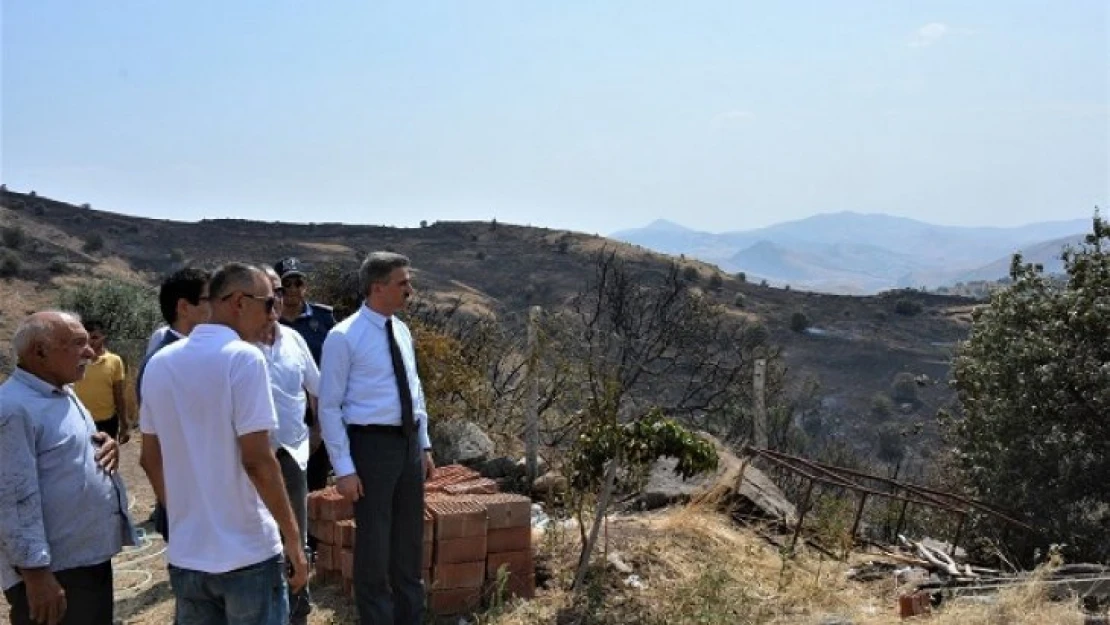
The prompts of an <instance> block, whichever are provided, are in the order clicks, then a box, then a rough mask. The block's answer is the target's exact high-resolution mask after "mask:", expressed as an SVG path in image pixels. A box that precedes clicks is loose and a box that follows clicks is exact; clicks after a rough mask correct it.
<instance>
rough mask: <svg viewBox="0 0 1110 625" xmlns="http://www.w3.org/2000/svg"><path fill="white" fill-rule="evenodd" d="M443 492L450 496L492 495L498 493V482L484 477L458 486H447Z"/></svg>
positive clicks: (460, 483)
mask: <svg viewBox="0 0 1110 625" xmlns="http://www.w3.org/2000/svg"><path fill="white" fill-rule="evenodd" d="M443 492H445V493H447V494H448V495H492V494H493V493H496V492H497V482H494V481H493V480H491V479H489V478H486V477H482V478H478V479H476V480H467V481H466V482H459V483H458V484H447V485H446V486H444V487H443Z"/></svg>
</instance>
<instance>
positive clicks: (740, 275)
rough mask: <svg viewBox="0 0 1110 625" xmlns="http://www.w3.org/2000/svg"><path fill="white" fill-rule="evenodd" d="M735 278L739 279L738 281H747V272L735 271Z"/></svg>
mask: <svg viewBox="0 0 1110 625" xmlns="http://www.w3.org/2000/svg"><path fill="white" fill-rule="evenodd" d="M736 280H737V281H739V282H747V281H748V274H747V273H745V272H743V271H738V272H736Z"/></svg>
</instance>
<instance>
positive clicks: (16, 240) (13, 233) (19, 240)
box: [3, 226, 27, 250]
mask: <svg viewBox="0 0 1110 625" xmlns="http://www.w3.org/2000/svg"><path fill="white" fill-rule="evenodd" d="M3 239H4V245H5V246H7V247H10V248H11V249H13V250H18V249H19V248H21V247H23V243H24V242H25V241H26V240H27V235H26V234H25V233H24V232H23V228H21V227H19V226H6V227H5V228H4V230H3Z"/></svg>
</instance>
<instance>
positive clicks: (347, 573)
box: [339, 549, 355, 579]
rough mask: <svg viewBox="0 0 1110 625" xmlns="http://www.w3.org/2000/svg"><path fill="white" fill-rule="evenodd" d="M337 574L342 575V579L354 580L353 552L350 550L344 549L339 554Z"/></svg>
mask: <svg viewBox="0 0 1110 625" xmlns="http://www.w3.org/2000/svg"><path fill="white" fill-rule="evenodd" d="M339 572H340V573H341V574H342V575H343V579H354V577H355V552H354V551H352V550H350V549H344V550H342V551H340V552H339Z"/></svg>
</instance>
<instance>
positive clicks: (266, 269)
mask: <svg viewBox="0 0 1110 625" xmlns="http://www.w3.org/2000/svg"><path fill="white" fill-rule="evenodd" d="M258 270H259V271H261V272H262V273H264V274H266V277H267V278H270V279H271V280H273V279H275V278H277V281H278V282H281V276H279V275H278V272H277V271H275V270H274V268H273V267H271V266H269V265H259V266H258Z"/></svg>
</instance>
